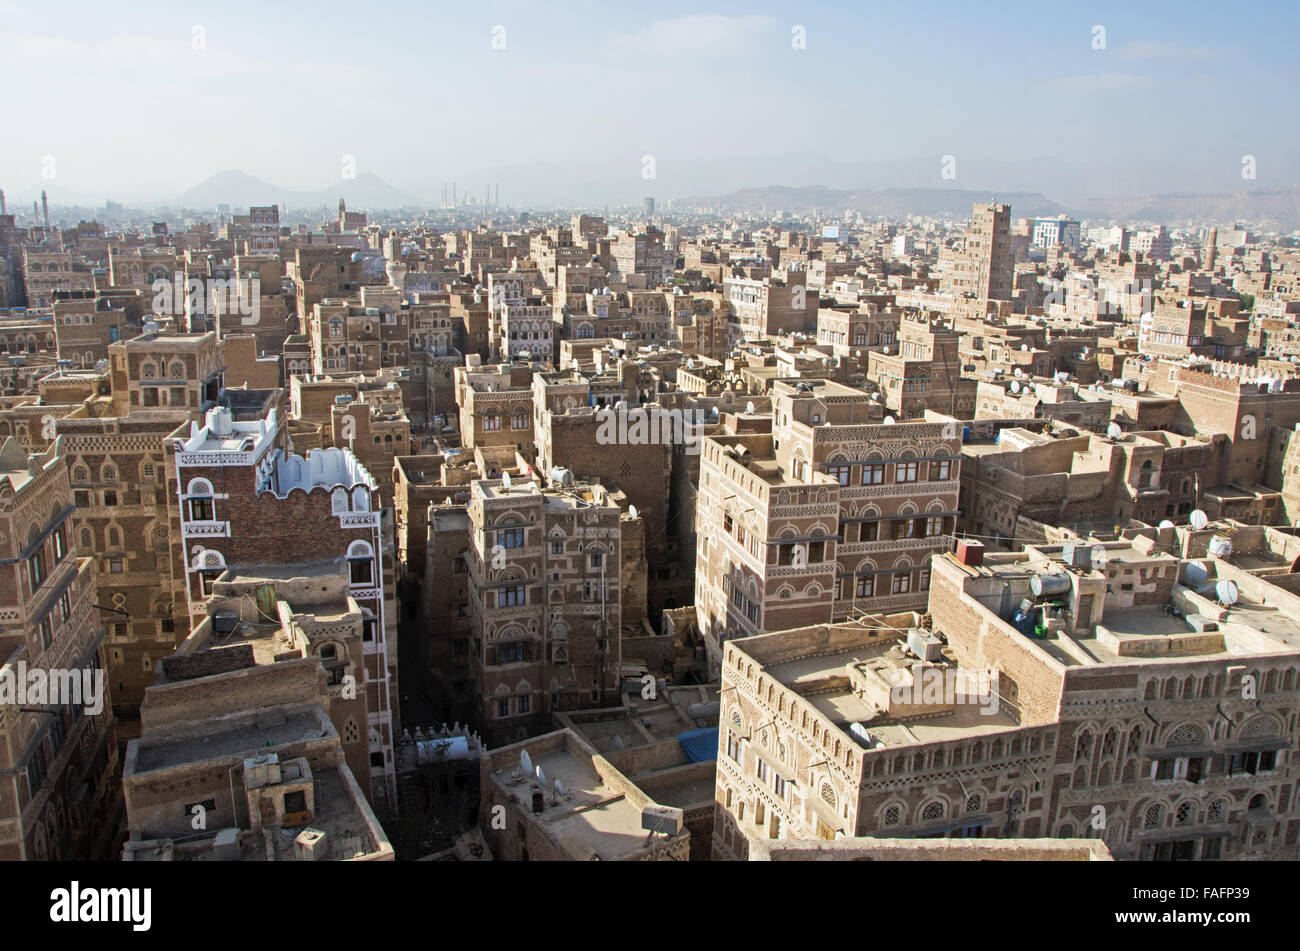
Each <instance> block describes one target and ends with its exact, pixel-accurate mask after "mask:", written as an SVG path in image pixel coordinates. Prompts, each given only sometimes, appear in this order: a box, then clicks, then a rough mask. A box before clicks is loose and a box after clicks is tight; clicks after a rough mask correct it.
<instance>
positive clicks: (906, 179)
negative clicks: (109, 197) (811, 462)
mask: <svg viewBox="0 0 1300 951" xmlns="http://www.w3.org/2000/svg"><path fill="white" fill-rule="evenodd" d="M972 164H974V163H968V164H967V165H966V166H963V168H964V172H963V184H964V183H965V182H970V181H972V180H975V181H981V182H982V181H994V182H1007V181H1015V180H1016V178H1017V176H1016V175H1015V174H1014V173H1015V172H1017V171H1024V172H1025V175H1024V176H1023V177H1025V178H1033V177H1034V176H1033V175H1030V174H1029V172H1030V171H1031V169H1028V168H1025V169H1007V168H1002V167H1000V166H990V167H989V168H988V169H981V170H979V171H977V172H976V173H975V174H970V166H971V165H972ZM823 165H826V163H823ZM878 166H879V167H878ZM563 167H564V166H563V165H562V163H551V164H549V165H546V164H540V163H539V164H536V165H533V166H531V167H527V168H524V167H516V168H510V169H483V170H480V172H479V176H478V177H480V178H482V179H484V180H486V181H495V180H498V179H497V178H496V175H497V174H500V175H501V177H500V179H499V180H500V181H502V182H503V183H504V189H503V191H506V192H509V191H511V190H514V191H515V194H514V195H513V197H512V196H511V195H510V194H508V193H507V194H505V195H504V197H505V200H506V203H507V204H508V205H510V206H513V207H515V208H528V207H534V208H551V207H561V208H563V207H569V208H595V209H599V208H600V207H601V201H602V200H604V201H609V202H610V204H613V205H618V204H625V205H627V206H634V205H636V204H639V202H640V198H639V197H634V196H635V195H636V194H637V193H638V191H639V189H638V186H636V185H632V186H628V184H627V178H628V176H627V174H626V172H627V163H626V162H623V163H619V164H618V165H616V166H615V165H611V164H610V163H602V162H591V163H588V164H587V165H583V166H581V169H580V171H581V174H580V173H579V171H578V170H577V169H578V167H577V166H575V168H574V169H570V172H571V174H568V175H565V174H562V170H563ZM636 167H639V166H636ZM670 167H673V166H670ZM909 169H910V170H909ZM820 170H822V171H825V172H826V173H827V174H828V175H832V176H833V178H832V179H831V180H833V181H844V180H845V179H850V180H851V179H852V178H855V177H857V176H856V175H855V174H853V173H855V172H860V173H861V176H862V177H861V178H858V181H869V182H871V183H872V185H871V187H866V186H864V187H852V188H843V187H839V188H835V187H827V186H822V185H806V186H801V187H790V186H784V185H767V186H762V187H743V188H739V189H734V190H732V191H723V190H722V189H723V188H724V187H726V186H725V185H723V181H724V180H722V179H719V177H718V176H715V175H713V174H706V173H705V172H700V173H699V174H695V175H693V176H690V180H686V179H687V178H688V176H686V175H681V176H679V175H678V174H677V173H674V174H673V176H672V177H671V179H670V180H673V181H676V180H678V179H679V178H680V179H682V180H681V181H679V182H678V184H679V186H680V191H678V192H677V195H674V194H673V193H672V191H671V190H670V188H671V186H668V185H667V183H666V182H665V181H663V180H661V181H659V182H653V181H642V180H641V178H640V176H639V175H635V176H633V177H634V178H635V179H636V181H638V182H641V185H642V186H645V187H644V194H653V195H655V196H656V199H657V201H658V204H659V207H660V208H661V209H664V210H672V209H683V208H693V207H695V208H699V207H707V208H713V209H715V210H717V211H718V212H720V213H723V214H726V213H752V214H760V213H762V212H763V211H766V212H768V213H775V212H777V211H781V210H784V211H789V212H792V213H795V214H808V213H811V212H813V211H814V210H816V211H818V212H820V213H821V214H823V215H825V216H826V217H829V218H834V217H836V216H838V215H842V214H843V213H844V211H845V210H847V209H852V210H853V211H856V212H858V213H860V214H863V215H866V216H880V217H889V218H903V217H906V216H907V215H926V216H935V217H947V218H952V219H956V220H960V219H964V218H966V217H968V216H969V215H970V210H971V205H973V204H974V203H976V202H987V201H990V200H996V201H999V202H1005V203H1009V204H1010V205H1011V213H1012V215H1013V217H1016V218H1027V217H1047V216H1052V215H1058V214H1066V215H1070V216H1073V217H1077V218H1082V219H1085V220H1087V221H1088V222H1089V223H1090V224H1105V223H1107V222H1112V221H1113V222H1115V223H1118V224H1135V223H1161V224H1166V225H1188V224H1217V225H1231V224H1233V223H1234V222H1244V223H1247V224H1249V225H1250V226H1251V227H1252V228H1255V229H1262V230H1274V231H1282V232H1287V231H1295V230H1300V186H1295V185H1292V186H1285V187H1275V188H1267V189H1266V188H1243V189H1241V190H1239V191H1232V192H1222V193H1213V192H1210V191H1209V190H1208V189H1207V190H1204V191H1202V190H1200V189H1195V188H1192V189H1188V190H1187V191H1184V192H1180V193H1176V194H1160V193H1156V192H1151V193H1148V194H1143V193H1142V192H1141V191H1133V192H1131V193H1130V194H1128V195H1122V196H1121V190H1122V188H1124V187H1125V186H1124V185H1115V186H1114V191H1111V189H1110V188H1108V187H1107V188H1105V189H1104V190H1103V188H1098V190H1097V191H1096V192H1094V193H1093V194H1097V195H1099V196H1100V197H1087V198H1084V197H1078V198H1074V199H1072V200H1068V201H1056V200H1053V199H1051V198H1049V197H1047V194H1046V193H1045V192H1044V191H1041V190H1040V191H1033V190H1023V191H1010V190H1005V191H1004V190H999V189H996V188H970V187H963V188H955V187H952V188H949V187H940V188H936V187H932V186H930V187H927V186H925V185H923V184H919V183H917V179H918V177H919V176H920V173H919V172H918V171H917V170H916V168H915V165H911V166H905V165H904V164H903V163H876V164H874V165H870V166H868V165H866V164H864V165H862V166H860V167H854V168H846V167H831V166H829V165H826V167H824V168H821V169H820ZM889 173H896V176H895V175H891V174H889ZM739 174H740V170H739V169H736V170H735V174H733V176H732V178H731V182H732V183H735V179H736V177H738V176H739ZM744 174H745V176H746V177H747V178H749V180H750V181H753V180H754V179H758V180H759V181H762V180H763V179H764V178H766V179H767V180H768V181H780V180H781V179H782V178H787V175H786V174H783V173H782V171H781V169H778V168H776V167H775V166H773V167H771V168H768V167H766V166H763V165H762V164H761V163H756V167H754V168H747V169H745V171H744ZM809 174H810V175H811V174H815V172H813V173H809ZM769 176H770V177H769ZM823 180H825V179H823ZM890 180H892V181H896V182H899V183H900V184H902V185H905V186H907V187H885V185H884V184H883V182H888V181H890ZM1115 181H1117V182H1124V181H1125V180H1124V179H1123V178H1122V177H1121V178H1116V179H1115ZM692 182H693V183H694V189H692ZM548 183H549V184H548ZM1134 184H1135V183H1134V182H1129V183H1128V187H1129V188H1132V187H1133V185H1134ZM512 186H513V188H512ZM441 187H442V185H441V183H440V182H426V183H424V186H423V187H422V188H418V189H416V190H415V192H414V193H412V192H407V191H404V190H402V189H399V188H397V187H395V186H393V185H390V184H389V183H388V182H386V181H384V180H383V179H382V178H380V177H379V176H378V175H375V174H374V173H373V172H365V173H363V174H360V175H358V176H357V177H356V178H353V179H340V180H339V181H338V183H337V184H335V185H334V186H332V187H330V188H322V189H318V190H304V189H293V188H284V187H281V186H279V185H275V184H272V183H271V182H268V181H265V180H264V179H260V178H257V177H255V176H253V175H249V174H247V173H245V172H242V171H239V170H235V169H230V170H227V171H224V172H219V173H217V174H216V175H213V176H211V177H210V178H208V179H206V180H204V181H202V182H200V183H199V184H197V185H195V186H194V187H192V188H190V189H188V190H186V191H185V192H182V193H181V194H179V195H176V196H175V197H172V198H167V199H159V200H154V201H148V202H143V201H141V202H127V203H126V204H127V205H128V206H129V207H136V208H149V209H157V208H161V207H167V208H171V209H180V208H191V209H200V210H214V209H215V208H216V206H217V205H220V204H230V205H232V206H234V207H236V208H247V207H248V206H249V205H271V204H278V205H280V207H281V208H291V209H296V210H304V209H310V210H317V209H321V208H326V209H332V208H334V207H335V206H336V205H337V203H338V200H339V199H340V198H342V199H344V200H345V201H346V202H347V203H348V207H349V208H351V209H353V210H356V211H371V212H374V211H379V210H383V209H399V208H420V209H427V208H433V207H436V206H437V201H436V200H432V199H433V198H434V194H435V193H436V192H434V191H433V189H437V190H441ZM706 189H707V190H706ZM714 189H716V191H715V190H714ZM29 190H30V191H32V192H33V195H35V194H39V189H29ZM466 190H467V189H466V188H465V187H464V183H462V188H461V189H460V194H461V195H463V194H465V192H466ZM1049 191H1055V188H1049ZM520 193H522V194H520ZM683 193H686V194H688V195H691V196H693V197H678V196H680V195H681V194H683ZM473 194H474V195H475V197H476V198H477V197H480V195H479V193H478V192H477V191H474V192H473ZM19 195H23V192H22V191H21V190H18V194H17V195H15V194H14V193H12V192H11V194H10V210H11V211H16V212H17V213H18V214H20V215H22V214H23V213H24V211H25V210H26V209H28V208H30V207H31V204H30V198H27V199H26V201H24V198H23V197H19ZM583 196H587V197H586V198H585V200H584V199H583ZM15 198H18V200H17V201H15V200H14V199H15ZM51 199H52V201H53V202H54V204H53V205H52V207H51V211H52V212H54V213H55V214H57V213H58V211H59V209H60V208H62V209H65V210H66V211H73V212H75V213H78V214H81V215H84V214H86V213H87V212H89V213H93V212H94V211H95V209H96V206H97V205H100V201H95V200H93V199H89V198H88V196H85V195H82V194H77V193H73V192H71V190H69V191H62V190H52V193H51ZM68 199H71V201H69V200H68ZM101 201H102V200H101Z"/></svg>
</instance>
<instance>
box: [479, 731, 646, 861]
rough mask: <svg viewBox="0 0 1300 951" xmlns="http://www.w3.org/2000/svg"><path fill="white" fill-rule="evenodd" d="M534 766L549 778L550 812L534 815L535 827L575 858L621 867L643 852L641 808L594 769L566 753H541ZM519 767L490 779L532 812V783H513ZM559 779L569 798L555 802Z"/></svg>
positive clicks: (497, 772) (511, 766) (495, 772)
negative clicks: (595, 858)
mask: <svg viewBox="0 0 1300 951" xmlns="http://www.w3.org/2000/svg"><path fill="white" fill-rule="evenodd" d="M523 748H525V749H526V747H523ZM532 762H533V765H534V767H538V766H540V767H541V770H542V774H543V775H544V776H545V777H546V789H545V800H544V801H545V807H544V809H543V811H542V812H541V813H540V814H536V813H532V812H530V813H529V814H530V815H531V816H532V818H533V820H534V821H535V822H540V823H542V824H543V825H545V826H546V829H547V832H548V833H549V834H550V835H551V836H552V837H553V838H554V839H555V840H556V841H557V842H559V843H560V844H561V845H562V846H563V847H564V848H565V850H566V851H568V852H569V853H570V854H571V855H577V856H581V855H583V854H586V853H588V852H595V853H596V855H598V856H599V857H600V858H601V859H602V860H605V861H617V860H620V859H626V858H630V857H632V856H634V855H636V854H638V853H640V852H642V851H643V850H644V848H645V842H646V836H647V833H646V832H645V830H643V829H642V828H641V809H640V807H638V806H636V805H635V804H633V803H631V802H629V801H628V800H627V798H626V797H625V796H624V795H623V794H622V793H621V792H619V791H618V790H617V789H615V788H614V787H613V786H610V785H608V784H607V783H605V781H604V780H602V779H601V778H600V775H599V774H598V773H597V772H596V771H595V770H594V769H592V768H591V767H590V766H589V765H587V764H586V763H585V762H583V761H582V760H581V759H578V758H576V757H575V756H574V755H573V754H572V753H570V752H569V750H568V749H567V748H560V749H556V750H548V751H546V752H543V753H539V754H537V755H535V756H533V757H532ZM517 765H518V760H514V761H513V763H506V764H503V765H501V766H498V768H497V769H494V770H493V771H492V774H491V776H492V779H493V780H494V781H496V782H497V783H498V784H499V785H500V786H501V787H502V788H504V789H505V790H506V791H508V792H515V793H517V794H518V796H519V798H520V800H521V801H523V802H524V803H525V808H528V809H531V802H530V796H531V788H532V786H531V783H530V782H529V781H527V780H522V779H521V780H520V781H518V782H514V781H513V779H512V772H513V769H514V767H517ZM557 779H558V780H559V781H560V782H561V783H562V784H563V786H564V789H565V792H566V795H565V797H564V798H562V799H560V800H558V801H555V797H554V793H553V791H552V783H553V781H554V780H557Z"/></svg>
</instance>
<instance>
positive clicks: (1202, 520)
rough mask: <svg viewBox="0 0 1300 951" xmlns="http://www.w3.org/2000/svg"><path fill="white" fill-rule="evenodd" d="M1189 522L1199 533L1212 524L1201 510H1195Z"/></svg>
mask: <svg viewBox="0 0 1300 951" xmlns="http://www.w3.org/2000/svg"><path fill="white" fill-rule="evenodd" d="M1189 521H1191V523H1192V528H1194V529H1196V530H1197V531H1198V532H1201V531H1204V530H1205V526H1206V525H1209V524H1210V518H1209V516H1207V515H1206V514H1205V513H1204V512H1202V511H1201V510H1200V509H1194V510H1193V511H1192V514H1191V516H1190V518H1189Z"/></svg>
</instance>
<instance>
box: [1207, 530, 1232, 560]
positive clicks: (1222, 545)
mask: <svg viewBox="0 0 1300 951" xmlns="http://www.w3.org/2000/svg"><path fill="white" fill-rule="evenodd" d="M1209 550H1210V554H1211V555H1213V556H1214V557H1215V558H1227V557H1228V556H1229V555H1231V554H1232V542H1231V541H1230V540H1229V539H1227V538H1225V537H1224V536H1222V535H1215V536H1214V537H1213V538H1211V539H1210V545H1209Z"/></svg>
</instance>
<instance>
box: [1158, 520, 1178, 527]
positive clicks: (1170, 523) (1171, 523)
mask: <svg viewBox="0 0 1300 951" xmlns="http://www.w3.org/2000/svg"><path fill="white" fill-rule="evenodd" d="M1156 527H1157V528H1173V527H1174V523H1173V522H1171V521H1169V519H1165V520H1164V521H1162V522H1161V523H1160V524H1159V525H1157V526H1156Z"/></svg>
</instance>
